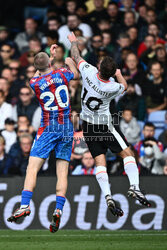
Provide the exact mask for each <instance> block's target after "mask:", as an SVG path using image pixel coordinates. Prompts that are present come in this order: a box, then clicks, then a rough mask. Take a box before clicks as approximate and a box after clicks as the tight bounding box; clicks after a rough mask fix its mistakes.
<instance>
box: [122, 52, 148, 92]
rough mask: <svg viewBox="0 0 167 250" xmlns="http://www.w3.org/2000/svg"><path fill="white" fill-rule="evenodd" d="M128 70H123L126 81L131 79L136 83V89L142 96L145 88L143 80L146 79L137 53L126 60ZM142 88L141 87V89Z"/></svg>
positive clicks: (128, 56) (131, 54) (129, 55)
mask: <svg viewBox="0 0 167 250" xmlns="http://www.w3.org/2000/svg"><path fill="white" fill-rule="evenodd" d="M125 63H126V68H125V69H124V70H123V75H124V77H125V79H126V80H129V79H131V80H132V81H133V82H134V83H135V89H136V92H137V94H138V95H141V94H142V92H141V89H142V88H143V80H144V79H145V74H144V71H143V70H142V67H139V62H138V58H137V56H136V54H135V53H132V52H131V53H129V54H128V55H127V57H126V60H125ZM139 86H140V87H139Z"/></svg>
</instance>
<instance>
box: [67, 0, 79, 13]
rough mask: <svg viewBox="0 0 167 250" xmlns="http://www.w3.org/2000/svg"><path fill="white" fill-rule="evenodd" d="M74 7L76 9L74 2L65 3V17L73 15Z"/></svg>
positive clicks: (69, 0) (70, 0)
mask: <svg viewBox="0 0 167 250" xmlns="http://www.w3.org/2000/svg"><path fill="white" fill-rule="evenodd" d="M76 7H77V2H76V0H67V1H66V9H67V15H70V14H75V11H76Z"/></svg>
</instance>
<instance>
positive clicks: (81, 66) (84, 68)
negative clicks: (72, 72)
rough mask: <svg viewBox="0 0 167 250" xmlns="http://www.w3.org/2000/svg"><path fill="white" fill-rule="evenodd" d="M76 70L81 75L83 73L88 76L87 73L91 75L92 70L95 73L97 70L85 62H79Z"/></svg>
mask: <svg viewBox="0 0 167 250" xmlns="http://www.w3.org/2000/svg"><path fill="white" fill-rule="evenodd" d="M77 68H78V70H79V72H80V73H81V75H84V74H85V73H87V74H89V72H91V74H92V73H93V72H92V70H93V71H94V72H95V73H97V71H98V70H97V68H96V67H94V66H92V65H91V64H89V63H87V62H86V61H85V60H81V61H80V62H79V63H78V65H77Z"/></svg>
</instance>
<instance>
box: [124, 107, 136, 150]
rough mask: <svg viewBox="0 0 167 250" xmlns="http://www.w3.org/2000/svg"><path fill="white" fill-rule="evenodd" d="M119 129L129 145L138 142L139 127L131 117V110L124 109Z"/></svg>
mask: <svg viewBox="0 0 167 250" xmlns="http://www.w3.org/2000/svg"><path fill="white" fill-rule="evenodd" d="M120 129H121V131H122V133H123V134H124V135H125V137H126V139H127V141H128V142H129V143H130V144H133V145H134V144H136V143H137V142H139V141H140V126H139V125H138V123H137V120H136V118H135V117H133V115H132V110H131V109H127V108H126V109H124V111H123V116H122V119H121V122H120Z"/></svg>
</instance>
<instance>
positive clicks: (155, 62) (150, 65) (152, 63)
mask: <svg viewBox="0 0 167 250" xmlns="http://www.w3.org/2000/svg"><path fill="white" fill-rule="evenodd" d="M155 64H159V65H160V67H161V68H163V66H162V64H161V63H160V62H159V61H153V62H151V63H150V64H149V65H148V68H149V70H151V68H152V66H153V65H155Z"/></svg>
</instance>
